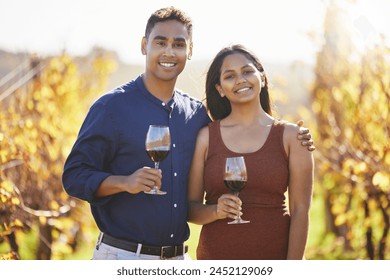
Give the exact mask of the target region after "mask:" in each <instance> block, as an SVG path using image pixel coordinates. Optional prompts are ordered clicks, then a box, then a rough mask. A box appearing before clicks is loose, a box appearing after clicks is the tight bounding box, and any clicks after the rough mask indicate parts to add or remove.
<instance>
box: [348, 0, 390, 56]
mask: <svg viewBox="0 0 390 280" xmlns="http://www.w3.org/2000/svg"><path fill="white" fill-rule="evenodd" d="M351 2H353V3H348V4H346V5H345V7H343V8H344V9H345V13H346V15H347V18H346V22H348V23H349V24H348V25H350V26H349V29H350V38H351V39H352V42H353V44H354V46H355V48H356V50H357V52H358V53H363V52H365V51H366V50H367V49H368V48H371V47H373V46H374V45H376V44H378V43H379V42H380V41H381V40H382V38H385V39H386V41H387V42H389V36H388V26H389V23H388V19H387V18H386V17H385V11H389V10H390V3H389V2H385V3H383V2H384V1H383V2H381V5H375V1H373V2H371V1H365V0H357V1H351ZM385 6H386V7H385ZM386 34H387V35H386ZM386 36H387V37H386Z"/></svg>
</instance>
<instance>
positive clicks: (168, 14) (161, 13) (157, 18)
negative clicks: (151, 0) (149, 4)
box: [145, 6, 192, 39]
mask: <svg viewBox="0 0 390 280" xmlns="http://www.w3.org/2000/svg"><path fill="white" fill-rule="evenodd" d="M168 20H177V21H178V22H180V23H182V24H184V25H185V26H186V28H187V32H188V35H189V36H190V37H192V20H191V18H190V17H189V16H187V15H186V14H185V13H184V12H183V11H181V10H179V9H177V8H175V7H172V6H171V7H167V8H162V9H159V10H157V11H155V12H154V13H153V14H152V15H151V16H150V18H149V20H148V23H147V24H146V29H145V38H146V39H148V37H149V35H150V33H151V32H152V29H153V27H154V26H155V25H156V23H158V22H164V21H168Z"/></svg>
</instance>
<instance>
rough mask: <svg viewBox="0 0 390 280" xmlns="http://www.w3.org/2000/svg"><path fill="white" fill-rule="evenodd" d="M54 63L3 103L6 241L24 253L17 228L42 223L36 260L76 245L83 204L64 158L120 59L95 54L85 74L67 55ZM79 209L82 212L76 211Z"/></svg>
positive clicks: (0, 204)
mask: <svg viewBox="0 0 390 280" xmlns="http://www.w3.org/2000/svg"><path fill="white" fill-rule="evenodd" d="M32 61H33V63H34V64H37V63H47V66H46V67H45V69H44V70H43V71H42V72H41V73H40V74H39V75H36V76H34V78H33V79H32V81H31V83H30V84H29V87H28V90H27V92H23V93H22V92H15V93H14V94H13V95H11V96H10V97H8V100H5V101H4V102H3V103H2V104H0V107H1V111H0V145H1V148H0V172H1V173H0V214H1V215H0V241H1V240H4V239H5V238H6V239H7V240H8V241H9V244H10V253H7V254H4V256H3V258H18V257H19V252H18V244H17V239H16V238H15V234H16V233H20V234H23V232H27V231H29V230H30V229H31V228H32V227H33V226H34V225H36V224H38V227H37V228H38V229H39V234H38V235H37V238H38V240H37V244H38V246H37V248H36V259H51V258H52V257H53V255H54V256H55V257H56V256H59V255H61V254H65V253H68V252H71V251H73V250H74V249H75V244H76V243H75V241H76V237H77V236H76V235H77V233H78V232H79V229H80V228H81V227H82V221H83V217H80V216H79V215H78V214H79V213H78V212H79V211H80V210H77V207H78V204H79V203H78V202H77V201H75V200H73V199H72V198H69V197H68V196H67V195H66V193H65V192H64V191H63V188H62V182H61V176H62V170H63V164H64V160H65V158H66V156H67V155H68V153H69V151H70V148H71V145H72V144H73V141H74V139H75V138H76V135H77V132H78V131H77V129H78V128H79V127H80V125H81V121H82V120H83V118H84V115H85V112H86V110H87V109H88V107H89V106H90V103H91V101H92V98H95V97H96V95H97V94H99V93H101V92H102V91H103V90H104V89H105V86H106V80H107V77H108V75H109V73H110V72H111V71H113V67H115V64H114V63H113V61H111V60H110V59H109V58H108V57H105V55H104V52H102V51H99V52H94V55H93V56H90V57H89V58H88V61H86V62H84V63H85V65H89V66H90V67H84V68H85V69H83V71H82V72H80V71H79V70H78V66H77V65H76V63H75V62H74V60H73V59H72V58H71V57H69V56H68V55H66V54H63V55H61V56H59V57H55V58H51V59H47V60H46V61H37V58H32ZM73 213H74V214H75V215H73Z"/></svg>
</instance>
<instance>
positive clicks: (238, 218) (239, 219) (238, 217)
mask: <svg viewBox="0 0 390 280" xmlns="http://www.w3.org/2000/svg"><path fill="white" fill-rule="evenodd" d="M234 195H235V196H237V197H238V195H239V192H235V193H234ZM236 220H237V221H241V216H238V215H237V217H236Z"/></svg>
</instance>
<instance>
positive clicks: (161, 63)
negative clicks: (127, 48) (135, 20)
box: [142, 20, 192, 81]
mask: <svg viewBox="0 0 390 280" xmlns="http://www.w3.org/2000/svg"><path fill="white" fill-rule="evenodd" d="M191 52H192V40H191V38H190V36H189V35H188V32H187V29H186V27H185V25H184V24H182V23H180V22H178V21H176V20H169V21H165V22H159V23H157V24H156V25H155V26H154V27H153V29H152V32H151V33H150V35H149V37H148V38H145V37H144V38H143V39H142V53H143V54H144V55H146V75H148V76H153V78H155V79H157V80H162V81H171V80H173V81H176V79H177V77H178V76H179V74H180V73H181V72H182V71H183V69H184V67H185V65H186V60H187V57H188V56H189V55H191Z"/></svg>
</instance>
